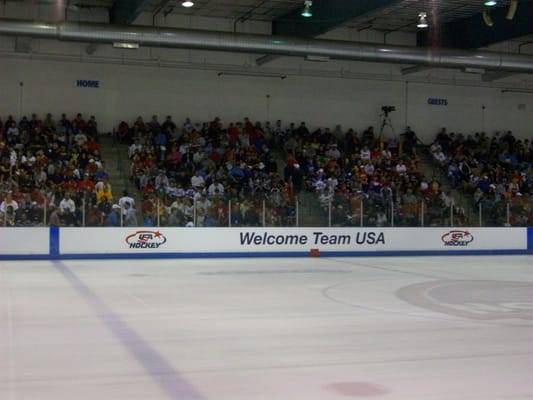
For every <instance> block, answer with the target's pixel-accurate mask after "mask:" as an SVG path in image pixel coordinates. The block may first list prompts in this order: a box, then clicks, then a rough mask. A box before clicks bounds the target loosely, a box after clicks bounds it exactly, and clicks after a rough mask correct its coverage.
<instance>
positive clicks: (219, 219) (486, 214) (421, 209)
mask: <svg viewBox="0 0 533 400" xmlns="http://www.w3.org/2000/svg"><path fill="white" fill-rule="evenodd" d="M411 200H412V201H410V202H408V201H404V200H402V198H400V199H398V198H395V197H394V196H393V195H392V192H389V191H387V190H385V191H382V193H379V194H375V195H368V194H365V193H353V194H344V195H343V194H339V193H335V194H333V195H332V196H329V197H327V198H323V199H321V200H319V201H317V203H316V204H311V205H310V204H308V203H306V204H303V203H302V202H301V201H299V200H298V199H293V200H291V201H287V200H282V201H279V199H276V200H275V201H274V200H273V199H271V198H265V197H262V198H258V197H248V198H239V199H225V198H222V197H214V198H206V197H205V196H200V195H198V196H196V198H193V199H192V198H189V197H182V198H177V199H173V200H172V201H171V200H168V199H167V200H165V199H162V198H155V199H153V201H152V204H151V207H149V208H150V209H151V210H148V209H147V208H146V204H144V205H142V208H143V209H142V215H143V216H144V217H143V219H142V220H139V219H137V218H133V219H132V220H131V219H130V218H129V216H131V215H132V214H133V215H134V216H139V215H141V213H140V212H137V211H135V210H134V209H133V210H129V207H127V206H124V205H122V207H120V209H119V208H118V207H117V206H116V205H115V208H113V205H112V204H111V203H109V202H102V203H100V204H95V202H94V201H93V198H92V197H90V196H88V195H85V196H80V197H78V198H76V199H75V204H76V207H75V210H74V212H70V211H67V210H66V209H63V208H61V207H60V206H59V204H56V205H55V206H51V205H50V199H47V200H41V201H27V202H26V201H25V202H22V203H21V204H20V205H19V208H18V210H16V211H15V210H12V209H11V208H10V207H7V210H6V211H4V212H0V226H4V227H7V226H9V227H15V226H18V227H31V226H34V227H38V226H50V225H51V224H58V225H60V226H80V227H84V226H101V227H106V226H157V227H179V226H191V227H240V226H249V227H298V226H322V227H430V226H433V227H435V226H436V227H448V226H449V227H453V226H470V227H474V226H479V227H502V226H514V227H516V226H532V225H533V213H532V209H531V203H532V201H531V199H530V198H528V197H518V196H517V197H511V198H504V199H501V200H499V201H494V202H488V201H480V202H479V203H478V204H477V205H476V206H475V207H476V211H477V212H476V213H474V214H472V213H471V212H468V210H465V209H464V208H463V207H460V206H458V205H455V204H452V205H449V206H446V205H445V204H443V202H442V201H440V200H439V199H436V198H420V197H419V198H416V199H411ZM45 204H47V206H46V207H45ZM112 213H116V215H111V214H112ZM128 214H129V216H128ZM472 215H476V218H475V220H474V218H472V217H471V216H472ZM310 220H311V221H313V222H312V223H310V222H309V221H310ZM112 221H115V223H114V224H112V223H111V222H112ZM130 221H133V222H130ZM304 221H307V222H304Z"/></svg>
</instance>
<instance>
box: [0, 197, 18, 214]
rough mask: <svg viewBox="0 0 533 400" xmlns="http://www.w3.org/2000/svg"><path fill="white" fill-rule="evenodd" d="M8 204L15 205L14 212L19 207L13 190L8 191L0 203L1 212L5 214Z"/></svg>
mask: <svg viewBox="0 0 533 400" xmlns="http://www.w3.org/2000/svg"><path fill="white" fill-rule="evenodd" d="M8 206H11V207H13V212H15V211H17V210H18V208H19V205H18V203H17V202H16V200H14V199H13V196H12V194H11V192H8V193H7V194H6V198H5V199H4V201H2V203H0V213H2V214H5V212H6V210H7V207H8Z"/></svg>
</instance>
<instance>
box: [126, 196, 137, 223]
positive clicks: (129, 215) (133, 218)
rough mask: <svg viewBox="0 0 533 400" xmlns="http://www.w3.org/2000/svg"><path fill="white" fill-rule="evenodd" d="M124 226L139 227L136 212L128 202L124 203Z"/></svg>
mask: <svg viewBox="0 0 533 400" xmlns="http://www.w3.org/2000/svg"><path fill="white" fill-rule="evenodd" d="M124 226H139V224H138V222H137V211H136V210H135V208H133V206H132V205H131V203H130V202H129V201H126V202H124Z"/></svg>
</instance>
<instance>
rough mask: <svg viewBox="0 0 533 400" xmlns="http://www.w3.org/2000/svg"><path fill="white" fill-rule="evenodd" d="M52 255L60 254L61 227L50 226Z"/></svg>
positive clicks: (53, 256)
mask: <svg viewBox="0 0 533 400" xmlns="http://www.w3.org/2000/svg"><path fill="white" fill-rule="evenodd" d="M49 240H50V256H51V257H52V258H55V257H58V256H59V227H57V226H51V227H50V237H49Z"/></svg>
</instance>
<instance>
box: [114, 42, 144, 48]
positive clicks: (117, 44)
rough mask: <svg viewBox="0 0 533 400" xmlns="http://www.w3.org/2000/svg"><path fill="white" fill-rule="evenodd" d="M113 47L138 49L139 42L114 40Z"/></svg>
mask: <svg viewBox="0 0 533 400" xmlns="http://www.w3.org/2000/svg"><path fill="white" fill-rule="evenodd" d="M113 47H115V48H117V49H138V48H139V43H124V42H114V43H113Z"/></svg>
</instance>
